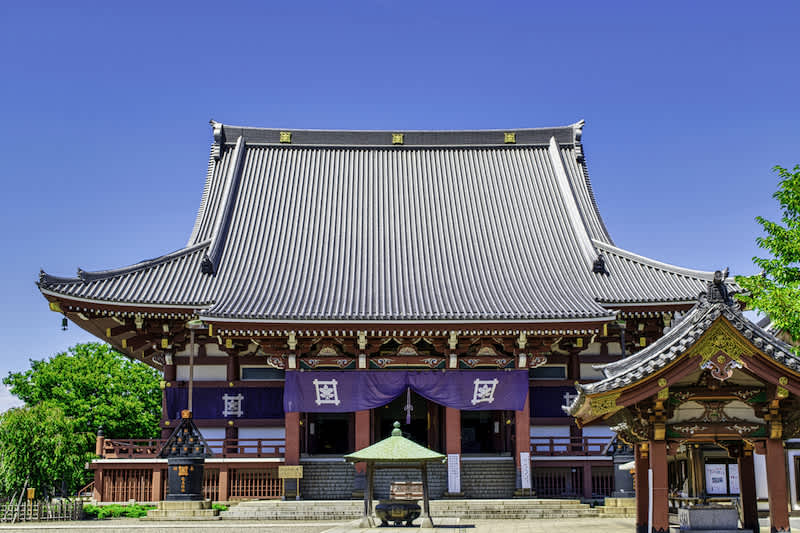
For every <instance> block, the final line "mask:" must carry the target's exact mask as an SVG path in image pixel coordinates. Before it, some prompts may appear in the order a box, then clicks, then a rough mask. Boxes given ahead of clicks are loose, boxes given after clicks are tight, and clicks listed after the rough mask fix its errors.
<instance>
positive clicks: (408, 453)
mask: <svg viewBox="0 0 800 533" xmlns="http://www.w3.org/2000/svg"><path fill="white" fill-rule="evenodd" d="M393 425H394V429H393V430H392V434H391V435H390V436H389V437H387V438H385V439H383V440H382V441H380V442H376V443H375V444H373V445H372V446H367V447H366V448H364V449H361V450H358V451H356V452H353V453H351V454H348V455H345V456H344V459H345V461H347V462H349V463H366V466H367V480H366V487H365V488H364V518H363V519H362V521H361V526H362V527H371V525H372V520H371V515H372V489H373V481H374V474H375V470H376V469H377V468H408V467H409V466H411V467H418V468H419V469H420V472H421V475H422V521H421V522H420V526H421V527H423V528H426V527H428V528H430V527H433V521H432V520H431V510H430V489H429V487H428V463H430V462H444V461H445V456H444V455H442V454H441V453H436V452H434V451H433V450H429V449H428V448H426V447H424V446H420V445H419V444H417V443H416V442H414V441H412V440H409V439H407V438H405V437H404V436H403V432H402V431H401V430H400V423H399V422H395V423H394V424H393Z"/></svg>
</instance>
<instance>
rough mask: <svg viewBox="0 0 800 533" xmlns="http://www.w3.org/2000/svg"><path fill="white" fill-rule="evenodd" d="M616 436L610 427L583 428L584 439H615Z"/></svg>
mask: <svg viewBox="0 0 800 533" xmlns="http://www.w3.org/2000/svg"><path fill="white" fill-rule="evenodd" d="M615 435H616V433H614V432H613V431H611V428H610V427H608V426H586V427H584V428H583V436H584V437H608V438H613V437H614V436H615Z"/></svg>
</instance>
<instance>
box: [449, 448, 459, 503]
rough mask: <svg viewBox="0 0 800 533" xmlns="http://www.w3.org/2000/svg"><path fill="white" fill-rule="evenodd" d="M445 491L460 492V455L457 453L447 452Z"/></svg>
mask: <svg viewBox="0 0 800 533" xmlns="http://www.w3.org/2000/svg"><path fill="white" fill-rule="evenodd" d="M447 492H449V493H451V494H458V493H459V492H461V455H460V454H457V453H448V454H447Z"/></svg>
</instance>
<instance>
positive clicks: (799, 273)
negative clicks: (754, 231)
mask: <svg viewBox="0 0 800 533" xmlns="http://www.w3.org/2000/svg"><path fill="white" fill-rule="evenodd" d="M773 170H775V172H777V173H778V175H779V177H780V182H779V186H778V190H777V191H776V192H775V193H774V194H773V195H772V196H773V198H775V199H776V200H778V203H779V204H780V207H781V211H782V213H783V216H782V217H781V221H780V222H772V221H770V220H767V219H766V218H763V217H756V221H757V222H758V223H759V224H760V225H761V227H762V228H763V229H764V233H765V234H766V236H764V237H759V238H757V239H756V242H757V243H758V245H759V246H760V247H761V248H763V249H764V250H765V251H766V252H768V253H769V257H754V258H753V262H754V263H755V264H756V265H758V266H759V267H760V268H761V270H762V273H761V274H757V275H754V276H738V277H737V278H736V281H737V283H739V284H740V285H741V286H742V287H743V288H744V289H745V290H746V291H747V293H745V294H742V295H739V296H738V297H739V299H740V300H741V301H743V302H745V303H746V304H747V305H748V307H751V308H754V309H758V310H759V311H761V312H763V313H766V314H767V315H768V316H769V317H770V319H771V320H772V322H773V323H774V325H775V327H777V328H778V329H780V330H782V331H784V332H786V333H788V334H789V335H791V337H792V339H793V340H794V341H798V340H800V165H795V167H794V168H793V169H792V170H788V169H785V168H783V167H779V166H776V167H775V168H774V169H773Z"/></svg>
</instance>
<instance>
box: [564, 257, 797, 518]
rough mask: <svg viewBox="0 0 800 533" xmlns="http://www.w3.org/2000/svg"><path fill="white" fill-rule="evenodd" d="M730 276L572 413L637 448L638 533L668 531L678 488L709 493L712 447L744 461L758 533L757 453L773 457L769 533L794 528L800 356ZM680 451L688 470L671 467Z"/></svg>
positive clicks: (744, 489)
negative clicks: (790, 465)
mask: <svg viewBox="0 0 800 533" xmlns="http://www.w3.org/2000/svg"><path fill="white" fill-rule="evenodd" d="M722 279H723V275H722V274H721V273H719V272H717V273H716V275H715V279H714V281H712V282H709V284H708V289H707V291H706V293H703V294H701V295H700V298H699V301H698V302H697V304H696V305H695V306H694V308H692V309H691V310H690V311H689V312H688V313H687V314H686V315H685V316H684V317H683V319H682V320H681V321H680V322H678V323H676V324H675V325H674V327H673V328H672V329H671V330H670V331H668V332H667V333H666V334H665V335H664V336H663V337H662V338H661V339H659V340H658V341H656V342H655V343H653V344H652V345H650V346H648V347H647V348H645V349H643V350H641V351H640V352H638V353H636V354H634V355H632V356H630V357H627V358H625V359H621V360H620V361H617V362H614V363H611V364H608V365H604V366H602V367H601V370H602V372H603V375H604V378H603V379H602V380H600V381H597V382H594V383H590V384H584V385H577V389H578V396H577V398H575V399H574V401H573V402H571V403H570V404H569V405H568V406H566V410H567V411H568V413H569V414H571V415H572V416H574V417H575V419H576V421H577V423H578V424H580V425H585V424H588V423H591V422H594V421H597V420H600V419H602V420H605V422H606V423H607V424H609V425H610V426H611V427H612V429H614V430H615V431H616V432H617V434H618V435H619V436H620V438H622V439H623V440H625V441H626V442H628V443H629V444H631V445H633V446H634V447H635V482H636V488H637V490H636V511H637V512H636V531H637V533H644V532H645V531H647V530H648V529H650V530H651V531H653V532H658V533H666V532H667V531H669V522H668V509H669V499H670V498H671V497H673V496H674V495H675V493H676V491H675V490H674V488H675V487H676V486H687V485H688V487H689V491H690V492H692V488H694V493H695V494H696V495H698V494H697V493H698V492H699V493H700V494H699V495H700V496H702V495H705V494H706V491H705V490H701V491H698V490H697V487H698V485H701V484H702V483H703V482H704V481H705V480H704V478H703V474H704V472H703V470H701V468H702V464H701V463H700V462H698V461H696V460H695V459H696V457H694V456H693V451H694V450H697V449H698V448H700V447H702V446H709V445H713V446H716V447H719V448H722V449H724V450H727V452H728V456H729V457H730V458H732V459H735V461H736V464H737V466H738V485H739V487H738V492H739V494H740V499H741V507H742V523H743V526H744V528H745V529H747V530H752V531H758V528H759V526H758V513H757V508H756V483H755V473H754V458H753V455H754V454H758V455H765V456H766V459H765V464H766V473H767V481H768V484H769V515H770V531H772V532H783V531H789V530H790V527H789V502H788V488H787V469H786V457H785V452H784V441H786V440H787V439H792V438H795V437H797V436H798V434H799V433H800V402H799V401H798V394H800V359H798V357H797V356H796V355H795V354H794V353H793V351H792V347H791V346H789V345H788V344H786V343H785V342H783V341H781V340H780V339H778V338H776V337H775V336H773V335H772V334H770V333H769V332H767V331H765V330H764V329H762V328H760V327H759V326H757V325H756V324H754V323H753V322H751V321H750V320H748V319H747V318H746V317H745V316H744V315H743V314H742V312H741V308H740V306H739V304H737V303H735V302H733V301H732V300H731V298H730V296H729V295H728V291H727V289H726V286H725V285H724V284H723V283H722ZM679 454H687V455H688V457H689V460H688V462H687V463H686V464H687V466H688V468H687V469H686V470H687V471H686V472H681V471H680V469H676V468H669V466H668V465H670V464H675V457H676V456H678V455H679ZM681 476H683V477H684V479H683V480H681V479H680V478H681ZM648 477H650V479H648ZM649 487H652V489H651V490H648V488H649ZM671 489H672V490H671ZM729 492H733V491H729ZM699 500H700V499H699V498H698V501H696V502H695V503H700V501H699Z"/></svg>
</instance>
